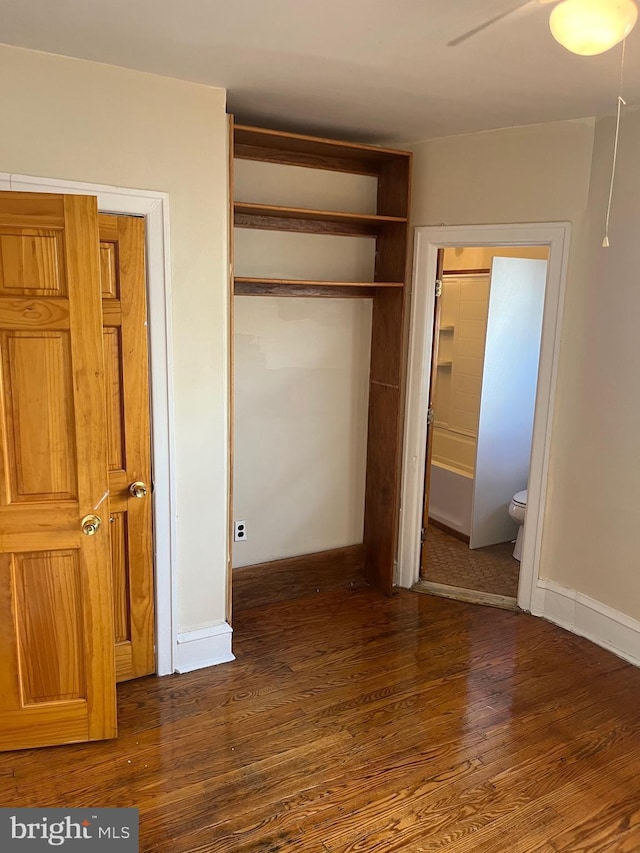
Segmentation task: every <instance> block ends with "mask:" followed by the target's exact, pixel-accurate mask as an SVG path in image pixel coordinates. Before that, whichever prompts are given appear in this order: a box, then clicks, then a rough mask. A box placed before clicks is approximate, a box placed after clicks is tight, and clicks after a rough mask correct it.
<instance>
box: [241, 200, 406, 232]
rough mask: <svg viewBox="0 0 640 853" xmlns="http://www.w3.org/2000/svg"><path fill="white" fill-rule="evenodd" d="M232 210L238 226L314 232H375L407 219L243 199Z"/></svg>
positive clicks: (404, 223) (401, 223)
mask: <svg viewBox="0 0 640 853" xmlns="http://www.w3.org/2000/svg"><path fill="white" fill-rule="evenodd" d="M233 210H234V225H235V226H236V227H237V228H259V229H263V230H275V231H305V232H308V233H315V234H341V235H346V236H353V235H365V236H375V235H376V234H379V233H380V231H382V230H384V229H385V228H388V227H389V226H391V225H394V224H395V225H406V222H407V220H406V219H404V218H403V217H400V216H378V215H376V214H364V213H342V212H341V211H332V210H312V209H310V208H304V207H280V206H276V205H271V204H253V203H250V202H242V201H236V202H235V203H234V205H233Z"/></svg>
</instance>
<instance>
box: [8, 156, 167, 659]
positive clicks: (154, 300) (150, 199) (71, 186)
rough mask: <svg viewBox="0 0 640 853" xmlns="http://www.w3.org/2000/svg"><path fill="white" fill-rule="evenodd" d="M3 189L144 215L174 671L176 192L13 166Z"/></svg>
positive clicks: (158, 519)
mask: <svg viewBox="0 0 640 853" xmlns="http://www.w3.org/2000/svg"><path fill="white" fill-rule="evenodd" d="M0 189H4V190H12V191H14V192H32V193H37V192H42V193H59V194H67V195H95V196H97V198H98V209H99V211H100V213H116V214H117V213H119V214H125V215H129V216H144V218H145V244H146V245H145V249H146V265H147V299H148V312H149V313H148V322H149V362H150V382H151V458H152V466H153V482H154V492H153V517H154V530H153V540H154V551H155V554H154V558H155V559H154V572H155V606H156V625H155V630H156V636H155V642H156V672H157V674H158V675H169V674H171V673H173V672H175V665H176V660H177V644H178V633H177V624H176V619H177V606H176V599H177V578H176V571H175V567H176V527H175V516H176V513H175V500H176V479H175V424H174V394H173V352H172V340H173V338H172V333H171V328H172V326H171V321H172V317H171V264H170V257H169V246H170V243H169V196H168V194H167V193H164V192H154V191H149V190H135V189H127V188H123V187H115V186H108V185H103V184H91V183H83V182H78V181H63V180H57V179H55V178H38V177H33V176H30V175H17V174H6V173H4V174H0Z"/></svg>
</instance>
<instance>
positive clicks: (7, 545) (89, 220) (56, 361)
mask: <svg viewBox="0 0 640 853" xmlns="http://www.w3.org/2000/svg"><path fill="white" fill-rule="evenodd" d="M99 282H100V268H99V251H98V217H97V208H96V200H95V198H90V197H84V196H58V195H50V196H49V195H44V194H42V195H41V194H28V193H10V192H1V193H0V624H1V625H2V631H0V749H19V748H24V747H33V746H44V745H50V744H57V743H68V742H74V741H86V740H95V739H102V738H109V737H115V735H116V702H115V698H116V697H115V665H114V654H113V643H114V634H113V605H112V584H111V572H110V559H109V556H110V554H109V536H108V524H103V525H102V526H101V527H100V528H99V529H98V530H97V532H96V533H95V535H91V536H86V535H83V533H82V530H81V523H82V519H83V517H84V516H86V515H89V514H97V515H99V516H102V519H103V521H105V522H106V521H107V518H108V514H107V505H106V496H107V492H108V481H107V443H106V415H105V407H104V394H105V389H104V372H103V354H102V334H101V310H100V296H99V291H98V287H99Z"/></svg>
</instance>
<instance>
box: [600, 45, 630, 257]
mask: <svg viewBox="0 0 640 853" xmlns="http://www.w3.org/2000/svg"><path fill="white" fill-rule="evenodd" d="M626 43H627V40H626V38H625V39H623V41H622V56H621V59H620V86H619V88H618V113H617V116H616V138H615V142H614V144H613V164H612V167H611V183H610V185H609V201H608V203H607V219H606V222H605V226H604V239H603V241H602V246H603V248H605V249H607V248H608V247H609V219H610V217H611V201H612V199H613V183H614V181H615V177H616V163H617V160H618V139H619V138H620V114H621V112H622V107H623V106H625V107H626V105H627V102H626V101H625V99H624V98H623V97H622V78H623V74H624V51H625V46H626Z"/></svg>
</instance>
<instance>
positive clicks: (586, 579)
mask: <svg viewBox="0 0 640 853" xmlns="http://www.w3.org/2000/svg"><path fill="white" fill-rule="evenodd" d="M614 125H615V122H614V119H612V118H606V119H603V120H601V121H598V123H597V125H596V132H595V143H594V151H593V167H592V171H591V191H590V195H589V203H588V210H587V218H586V223H585V228H584V232H583V233H581V234H580V235H579V246H578V251H579V252H580V259H579V260H580V263H579V266H578V269H577V270H576V273H577V275H576V277H575V279H574V282H573V288H572V297H573V298H572V301H571V304H570V306H568V312H567V313H568V316H567V322H566V324H565V326H566V333H565V342H564V344H563V362H562V367H563V376H562V384H561V387H560V388H559V392H558V397H559V399H558V417H557V421H556V428H555V440H554V460H553V469H554V477H553V490H552V507H551V508H550V514H549V517H548V519H547V524H546V539H545V543H544V545H545V563H544V565H545V566H546V568H547V571H546V572H545V573H546V575H547V576H548V577H550V578H551V579H553V580H555V581H556V582H558V583H560V584H562V585H564V586H566V587H569V588H571V589H578V590H579V591H581V592H583V593H586V594H587V595H588V596H590V597H592V598H594V599H596V600H597V601H600V602H602V603H604V604H606V605H609V606H610V607H613V608H615V609H616V610H619V611H621V612H622V613H625V614H627V615H629V616H632V617H634V618H635V619H638V618H640V572H639V571H638V565H639V557H638V555H639V554H640V525H639V524H638V519H639V518H640V440H639V436H640V394H639V393H638V377H639V376H640V348H639V347H638V329H640V287H639V286H638V270H640V239H639V235H640V168H639V167H638V152H639V151H640V110H637V109H636V110H628V111H627V112H626V114H625V116H624V119H623V122H622V127H621V138H620V146H619V150H618V172H617V178H616V185H615V194H614V199H613V209H612V214H611V229H610V243H611V245H610V248H608V249H604V248H602V246H601V243H602V238H603V234H604V222H605V212H606V203H607V195H608V191H609V179H610V175H611V157H612V153H613V132H614Z"/></svg>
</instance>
